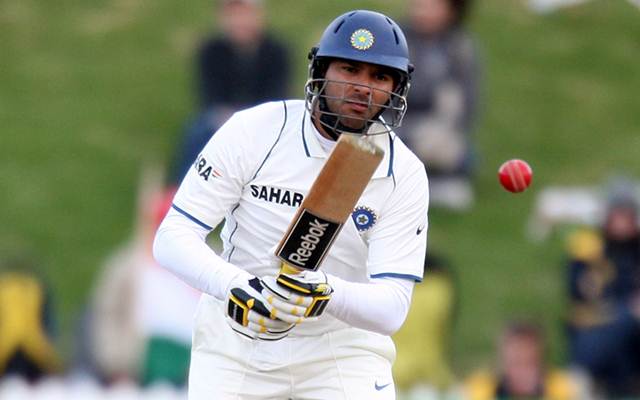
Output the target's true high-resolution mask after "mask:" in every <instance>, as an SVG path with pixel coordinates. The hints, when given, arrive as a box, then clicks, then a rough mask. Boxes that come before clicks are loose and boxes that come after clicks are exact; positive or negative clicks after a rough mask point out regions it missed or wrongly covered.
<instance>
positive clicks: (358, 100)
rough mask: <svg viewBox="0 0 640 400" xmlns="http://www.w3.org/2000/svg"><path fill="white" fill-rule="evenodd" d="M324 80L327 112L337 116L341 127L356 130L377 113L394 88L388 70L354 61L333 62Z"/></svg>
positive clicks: (390, 73) (391, 76)
mask: <svg viewBox="0 0 640 400" xmlns="http://www.w3.org/2000/svg"><path fill="white" fill-rule="evenodd" d="M325 79H326V80H327V86H326V87H325V90H324V95H325V96H326V100H327V106H328V107H329V110H330V111H331V112H333V113H335V114H337V115H339V116H340V117H339V119H340V123H342V125H344V126H346V127H349V128H352V129H356V130H357V129H362V128H364V126H365V124H366V122H367V120H370V119H373V117H374V116H375V115H376V114H378V112H380V110H381V109H382V107H383V106H384V105H385V104H386V103H387V101H389V97H390V92H391V91H392V90H393V87H394V80H393V75H392V72H391V71H390V70H389V69H388V68H385V67H381V66H378V65H373V64H367V63H361V62H355V61H345V60H334V61H332V62H331V64H329V67H328V69H327V72H326V74H325Z"/></svg>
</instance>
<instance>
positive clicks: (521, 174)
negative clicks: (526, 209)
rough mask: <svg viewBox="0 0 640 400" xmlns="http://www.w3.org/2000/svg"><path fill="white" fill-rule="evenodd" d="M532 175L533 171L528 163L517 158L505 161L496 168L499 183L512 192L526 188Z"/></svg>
mask: <svg viewBox="0 0 640 400" xmlns="http://www.w3.org/2000/svg"><path fill="white" fill-rule="evenodd" d="M532 177H533V171H532V170H531V167H530V166H529V164H527V162H526V161H523V160H519V159H517V158H515V159H513V160H509V161H505V162H504V163H503V164H502V165H501V166H500V169H498V178H499V179H500V184H501V185H502V187H503V188H505V189H507V190H508V191H510V192H512V193H519V192H522V191H524V190H525V189H526V188H528V187H529V185H531V178H532Z"/></svg>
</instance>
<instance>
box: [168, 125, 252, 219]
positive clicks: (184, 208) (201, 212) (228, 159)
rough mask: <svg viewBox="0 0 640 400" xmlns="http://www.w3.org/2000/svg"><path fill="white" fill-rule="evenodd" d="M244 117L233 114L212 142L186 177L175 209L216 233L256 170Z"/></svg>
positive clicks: (178, 192)
mask: <svg viewBox="0 0 640 400" xmlns="http://www.w3.org/2000/svg"><path fill="white" fill-rule="evenodd" d="M248 141H249V138H248V137H247V134H246V132H245V126H244V123H243V119H242V115H241V114H234V115H233V116H232V117H231V118H230V119H229V120H228V121H227V122H226V123H225V124H224V125H223V126H222V127H221V128H220V129H219V130H218V131H217V132H216V133H215V134H214V135H213V137H212V138H211V139H210V140H209V142H208V143H207V144H206V146H205V147H204V149H203V150H202V152H201V153H200V155H198V157H197V158H196V160H195V162H194V163H193V165H192V166H191V168H190V169H189V171H188V172H187V174H186V175H185V177H184V179H183V181H182V183H181V184H180V187H179V189H178V191H177V193H176V196H175V198H174V201H173V208H174V209H176V210H177V211H178V212H180V213H181V214H183V215H185V216H186V217H187V218H189V219H191V220H192V221H194V222H195V223H197V224H198V225H200V226H202V227H204V228H206V229H209V230H211V229H213V228H215V227H216V225H218V224H219V223H220V222H221V221H222V219H223V218H224V217H225V214H226V213H227V211H229V210H230V209H231V208H232V207H233V206H234V205H235V204H236V203H238V201H239V200H240V196H241V194H242V190H243V186H244V183H245V182H247V181H248V180H249V175H250V173H251V170H252V169H253V167H252V165H253V162H252V160H253V158H254V155H253V154H251V152H250V151H249V148H248V147H247V146H246V143H247V142H248Z"/></svg>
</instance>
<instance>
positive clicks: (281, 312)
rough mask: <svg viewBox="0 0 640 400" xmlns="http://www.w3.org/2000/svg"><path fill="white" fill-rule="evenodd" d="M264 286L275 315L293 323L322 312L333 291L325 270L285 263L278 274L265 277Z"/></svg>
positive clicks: (263, 279) (267, 299)
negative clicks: (311, 269) (306, 268)
mask: <svg viewBox="0 0 640 400" xmlns="http://www.w3.org/2000/svg"><path fill="white" fill-rule="evenodd" d="M262 286H263V287H264V289H263V290H262V294H263V296H264V298H265V299H266V301H267V303H268V304H269V305H271V306H272V307H273V309H274V311H273V312H274V314H275V316H276V318H278V319H280V320H282V321H285V322H288V323H291V324H299V323H301V322H302V321H304V320H305V319H316V318H317V317H319V316H320V315H322V312H323V311H324V309H325V307H326V306H327V303H328V302H329V300H330V299H331V293H332V292H333V289H332V288H331V286H330V285H329V283H328V282H327V276H326V275H325V274H324V272H321V271H297V270H295V269H293V268H291V267H289V266H288V265H286V264H283V266H282V268H281V269H280V273H279V274H278V276H277V277H273V276H268V277H265V278H262Z"/></svg>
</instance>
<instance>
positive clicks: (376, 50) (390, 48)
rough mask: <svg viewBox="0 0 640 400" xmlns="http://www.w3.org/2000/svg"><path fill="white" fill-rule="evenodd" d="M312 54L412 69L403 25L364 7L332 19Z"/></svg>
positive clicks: (409, 71)
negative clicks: (400, 25) (401, 26)
mask: <svg viewBox="0 0 640 400" xmlns="http://www.w3.org/2000/svg"><path fill="white" fill-rule="evenodd" d="M312 52H313V50H312ZM313 56H314V57H317V58H323V57H327V58H342V59H345V60H354V61H360V62H366V63H371V64H377V65H382V66H385V67H390V68H393V69H396V70H398V71H401V72H403V73H405V74H407V75H409V74H410V73H411V71H412V70H413V66H412V65H411V63H410V62H409V47H408V45H407V39H406V38H405V37H404V33H402V29H400V27H399V26H398V24H396V23H395V22H394V21H393V20H392V19H391V18H389V17H387V16H386V15H384V14H380V13H378V12H374V11H367V10H356V11H350V12H348V13H345V14H343V15H341V16H339V17H338V18H336V19H335V20H333V22H331V24H329V26H328V27H327V29H325V31H324V33H323V34H322V38H321V39H320V43H318V46H317V47H316V50H315V54H313Z"/></svg>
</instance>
